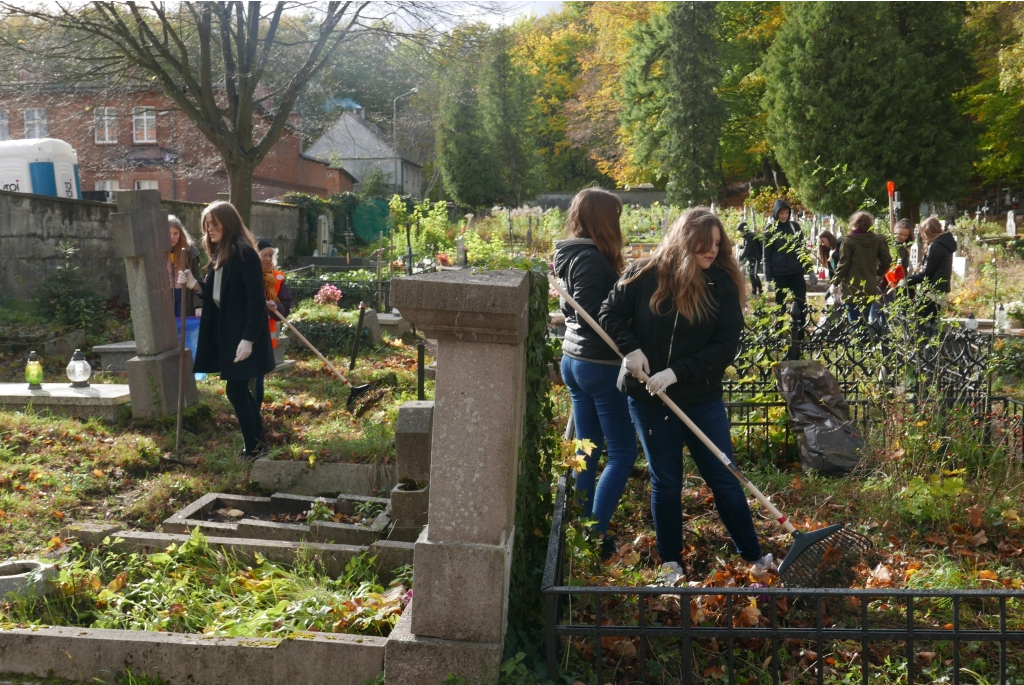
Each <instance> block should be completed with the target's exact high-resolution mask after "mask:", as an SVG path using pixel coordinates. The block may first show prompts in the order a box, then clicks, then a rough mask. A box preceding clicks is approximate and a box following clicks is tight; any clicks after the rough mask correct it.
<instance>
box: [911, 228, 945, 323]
mask: <svg viewBox="0 0 1024 685" xmlns="http://www.w3.org/2000/svg"><path fill="white" fill-rule="evenodd" d="M921 237H922V238H923V239H924V242H925V245H926V246H927V248H928V251H927V252H926V253H925V256H924V267H922V269H921V270H920V271H918V272H917V273H916V274H913V275H912V276H910V277H909V278H907V285H909V286H911V287H913V286H918V285H921V284H923V283H927V284H929V285H930V286H931V289H932V292H931V293H926V294H925V296H924V297H925V302H924V303H923V304H921V305H920V306H919V307H918V311H919V312H920V313H921V317H922V319H923V320H924V321H925V322H929V323H932V324H934V323H935V322H936V319H937V318H938V315H939V302H940V299H941V295H939V293H948V292H949V290H950V280H951V279H952V277H953V254H954V253H955V252H956V249H957V244H956V238H954V237H953V234H952V233H950V232H949V231H944V230H942V224H941V223H939V220H938V219H936V218H935V217H929V218H928V219H925V220H924V222H923V223H922V224H921Z"/></svg>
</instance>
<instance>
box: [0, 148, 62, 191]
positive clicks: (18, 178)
mask: <svg viewBox="0 0 1024 685" xmlns="http://www.w3.org/2000/svg"><path fill="white" fill-rule="evenodd" d="M0 190H6V191H10V192H15V193H33V194H35V195H50V196H52V197H65V198H71V199H79V200H80V199H82V184H81V182H80V181H79V177H78V153H76V152H75V148H73V147H71V145H69V144H68V143H66V142H64V141H63V140H57V139H56V138H29V139H27V140H4V141H0Z"/></svg>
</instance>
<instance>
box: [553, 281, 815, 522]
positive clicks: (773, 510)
mask: <svg viewBox="0 0 1024 685" xmlns="http://www.w3.org/2000/svg"><path fill="white" fill-rule="evenodd" d="M548 283H550V284H551V287H552V288H554V289H555V292H557V293H558V294H559V295H560V296H561V297H562V298H563V299H565V301H566V302H568V303H569V305H570V306H571V307H572V308H573V309H575V310H576V313H577V314H579V315H580V316H581V317H583V320H584V321H586V322H587V324H589V325H590V327H591V328H593V329H594V330H595V331H596V332H597V334H598V335H600V336H601V339H602V340H604V341H605V342H606V343H608V347H610V348H612V350H614V351H615V354H617V355H619V356H620V357H622V356H623V354H622V351H621V350H619V346H618V345H616V344H615V341H614V340H612V338H611V336H610V335H608V334H607V333H606V332H605V330H604V329H603V328H601V326H600V325H598V323H597V321H595V320H594V317H592V316H591V315H590V314H588V313H587V311H586V310H585V309H583V307H581V306H580V305H579V303H577V302H576V300H574V299H573V298H572V295H570V294H569V293H567V292H566V291H565V288H563V287H562V284H561V283H559V282H558V279H556V278H555V277H554V276H553V275H551V274H548ZM638 378H639V379H640V381H641V382H643V383H646V382H647V379H648V375H647V374H646V373H644V372H643V371H641V372H640V375H639V376H638ZM658 397H659V398H660V399H661V401H662V402H664V403H665V404H666V405H667V406H668V408H669V409H671V410H672V412H673V413H674V414H675V415H676V416H678V417H679V419H680V420H681V421H682V422H683V423H684V424H686V427H687V428H689V429H690V430H691V431H693V434H694V435H696V436H697V437H698V438H700V441H701V442H703V443H704V444H705V445H706V446H707V448H708V449H709V450H711V452H712V453H713V454H714V455H715V456H716V457H718V460H719V461H720V462H722V464H723V465H724V466H725V467H726V468H727V469H729V471H730V472H731V473H732V475H734V476H736V479H737V480H738V481H739V482H740V483H742V484H743V487H745V488H746V489H747V490H749V491H750V494H752V495H753V496H754V499H756V500H757V501H758V502H760V503H761V506H763V507H764V508H765V509H767V510H768V513H770V514H771V515H772V517H774V518H775V520H776V521H778V522H779V523H781V524H782V527H783V528H785V529H786V532H787V533H791V534H792V533H795V532H797V529H796V527H795V526H794V525H793V524H792V523H790V522H789V519H788V518H787V517H786V516H785V515H783V513H782V512H781V511H779V510H778V508H777V507H776V506H775V505H774V504H772V503H771V501H770V500H769V499H768V498H767V497H765V496H764V493H762V492H761V491H760V490H759V489H758V487H757V486H756V485H754V484H753V483H751V482H750V480H749V479H748V478H747V477H746V476H745V475H743V472H742V471H740V470H739V468H737V466H736V464H734V463H733V462H732V461H731V460H730V459H729V457H727V456H726V455H725V452H723V451H722V450H720V449H719V448H718V446H717V445H715V443H713V442H712V441H711V438H709V437H708V436H707V435H705V434H704V431H702V430H701V429H700V428H699V427H698V426H697V424H695V423H694V422H693V421H691V420H690V417H689V416H687V415H686V413H685V412H684V411H683V410H682V409H680V408H679V405H678V404H676V403H675V402H673V401H672V399H671V398H670V397H669V396H668V395H666V394H665V391H662V392H659V393H658Z"/></svg>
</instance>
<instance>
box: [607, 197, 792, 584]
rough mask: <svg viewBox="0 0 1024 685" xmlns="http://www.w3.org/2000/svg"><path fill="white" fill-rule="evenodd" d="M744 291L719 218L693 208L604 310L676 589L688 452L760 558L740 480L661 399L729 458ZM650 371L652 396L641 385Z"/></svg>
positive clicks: (666, 567) (752, 556) (739, 537)
mask: <svg viewBox="0 0 1024 685" xmlns="http://www.w3.org/2000/svg"><path fill="white" fill-rule="evenodd" d="M744 286H745V284H744V283H743V276H742V273H741V272H740V268H739V264H738V263H737V262H736V259H735V258H734V257H733V253H732V246H731V245H730V243H729V237H728V236H727V235H726V233H725V228H724V227H723V226H722V222H721V221H720V220H719V219H718V217H717V216H716V215H715V214H714V213H712V212H711V211H710V210H709V209H708V208H706V207H695V208H693V209H691V210H689V211H687V212H686V213H685V214H683V216H682V217H680V218H679V219H678V220H677V221H676V223H675V224H674V225H673V226H672V228H671V229H670V230H669V232H668V234H667V235H666V236H665V239H664V241H662V244H661V246H660V247H659V249H658V251H657V252H656V253H655V254H654V256H653V257H651V258H650V259H643V260H638V261H637V262H635V263H634V264H633V266H632V267H630V269H629V270H628V271H627V272H626V273H625V274H624V275H623V277H622V279H621V280H619V282H618V283H616V285H615V289H614V290H612V292H611V294H610V295H609V296H608V299H606V300H605V302H604V304H603V305H601V317H600V323H601V325H602V326H603V327H604V328H605V330H606V331H607V332H608V333H609V334H610V335H611V337H612V339H614V340H615V343H616V344H617V345H618V346H619V349H620V350H621V351H622V352H623V353H625V355H626V357H625V359H624V360H623V373H622V375H621V376H620V378H621V382H622V386H623V387H624V388H626V390H627V392H628V394H629V411H630V415H631V416H632V418H633V425H634V426H636V430H637V433H638V434H639V435H640V442H641V444H642V445H643V448H644V453H645V454H646V455H647V463H648V465H649V466H650V471H651V488H652V494H651V508H652V510H653V513H654V528H655V531H656V533H657V536H658V552H659V554H660V555H661V560H662V562H663V564H662V568H663V573H664V574H665V576H666V581H667V582H668V583H669V584H675V582H676V581H678V580H679V579H680V578H681V577H682V573H683V571H682V568H681V566H680V561H681V554H682V550H683V530H682V505H681V502H680V498H681V493H682V478H683V458H682V453H683V446H684V444H685V445H686V446H687V447H689V448H690V455H691V456H692V457H693V460H694V461H695V462H696V463H697V469H698V470H699V471H700V475H701V477H702V478H703V479H704V482H705V483H707V485H708V487H710V488H711V491H712V493H713V494H714V497H715V507H716V508H717V510H718V515H719V516H720V517H721V519H722V522H723V523H724V524H725V527H726V529H727V530H728V531H729V535H730V536H731V537H732V540H733V544H734V545H735V546H736V549H737V551H738V552H739V553H740V555H741V556H742V557H743V558H744V559H746V560H747V561H748V562H751V563H754V564H758V565H760V566H762V567H765V566H770V565H772V558H771V555H765V556H762V554H761V544H760V543H759V542H758V539H757V533H756V532H755V531H754V522H753V520H752V518H751V515H750V507H749V506H748V505H747V498H746V496H745V494H744V492H743V487H742V486H741V485H740V483H739V481H738V480H737V479H736V477H735V476H734V475H733V474H732V473H731V472H730V471H729V469H728V468H726V466H725V465H724V464H722V463H721V462H720V461H719V460H718V457H717V456H716V455H715V454H713V453H712V452H711V451H710V450H709V449H708V448H707V446H705V445H704V443H703V442H701V441H700V440H699V439H698V438H697V437H696V436H695V435H694V434H693V433H692V432H691V431H690V430H689V429H688V428H687V427H686V425H685V424H684V423H683V422H682V421H680V420H679V418H678V417H677V416H676V415H675V414H674V413H673V412H672V411H671V410H670V409H669V408H668V407H667V406H665V404H664V403H662V401H661V400H660V399H658V398H657V397H655V395H657V394H658V393H659V392H661V391H664V392H665V393H666V394H667V395H668V396H669V398H671V399H672V400H673V401H674V402H675V403H676V404H678V405H679V406H680V407H681V408H682V409H683V411H684V412H686V414H687V415H688V416H689V417H690V419H691V420H692V421H693V422H694V423H695V424H697V425H698V426H699V427H700V428H701V430H703V431H704V433H705V434H706V435H707V436H708V437H709V438H710V439H711V441H712V442H714V443H715V444H716V445H718V446H719V448H721V449H722V450H723V451H724V452H725V454H726V455H728V456H729V458H730V459H731V458H732V437H731V435H730V431H729V417H728V415H727V414H726V411H725V403H724V402H723V401H722V377H723V376H724V375H725V370H726V368H727V367H728V366H729V365H730V364H732V362H733V360H734V358H735V357H736V352H737V350H738V349H739V343H740V334H741V333H742V331H743V302H744V299H745V287H744ZM640 370H643V371H644V373H647V374H650V378H649V380H648V381H647V387H646V389H645V388H644V387H643V386H642V385H640V383H639V381H637V380H636V376H637V375H638V374H639V372H640Z"/></svg>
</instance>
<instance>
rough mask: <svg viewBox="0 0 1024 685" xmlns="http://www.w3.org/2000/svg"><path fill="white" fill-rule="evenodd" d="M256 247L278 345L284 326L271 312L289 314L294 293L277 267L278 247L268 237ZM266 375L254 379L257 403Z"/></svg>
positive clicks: (273, 342) (274, 341)
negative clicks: (281, 328)
mask: <svg viewBox="0 0 1024 685" xmlns="http://www.w3.org/2000/svg"><path fill="white" fill-rule="evenodd" d="M256 247H257V248H258V249H259V253H260V262H261V264H262V266H263V284H264V289H265V290H266V297H267V314H268V316H267V318H268V322H269V324H270V345H271V347H275V348H276V347H277V333H278V329H279V328H280V327H281V326H282V324H281V322H280V321H278V319H277V317H275V316H274V315H273V314H272V313H271V312H272V311H273V310H275V309H276V310H277V311H278V312H280V313H281V316H288V313H289V312H290V311H291V309H292V294H291V293H290V292H288V286H287V284H285V282H284V273H283V272H281V271H278V269H277V248H276V247H274V246H273V244H272V243H271V242H270V241H269V240H267V239H266V238H257V239H256ZM264 378H265V376H257V377H256V378H254V379H253V395H254V396H255V397H256V402H257V404H259V405H261V406H262V404H263V379H264Z"/></svg>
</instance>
